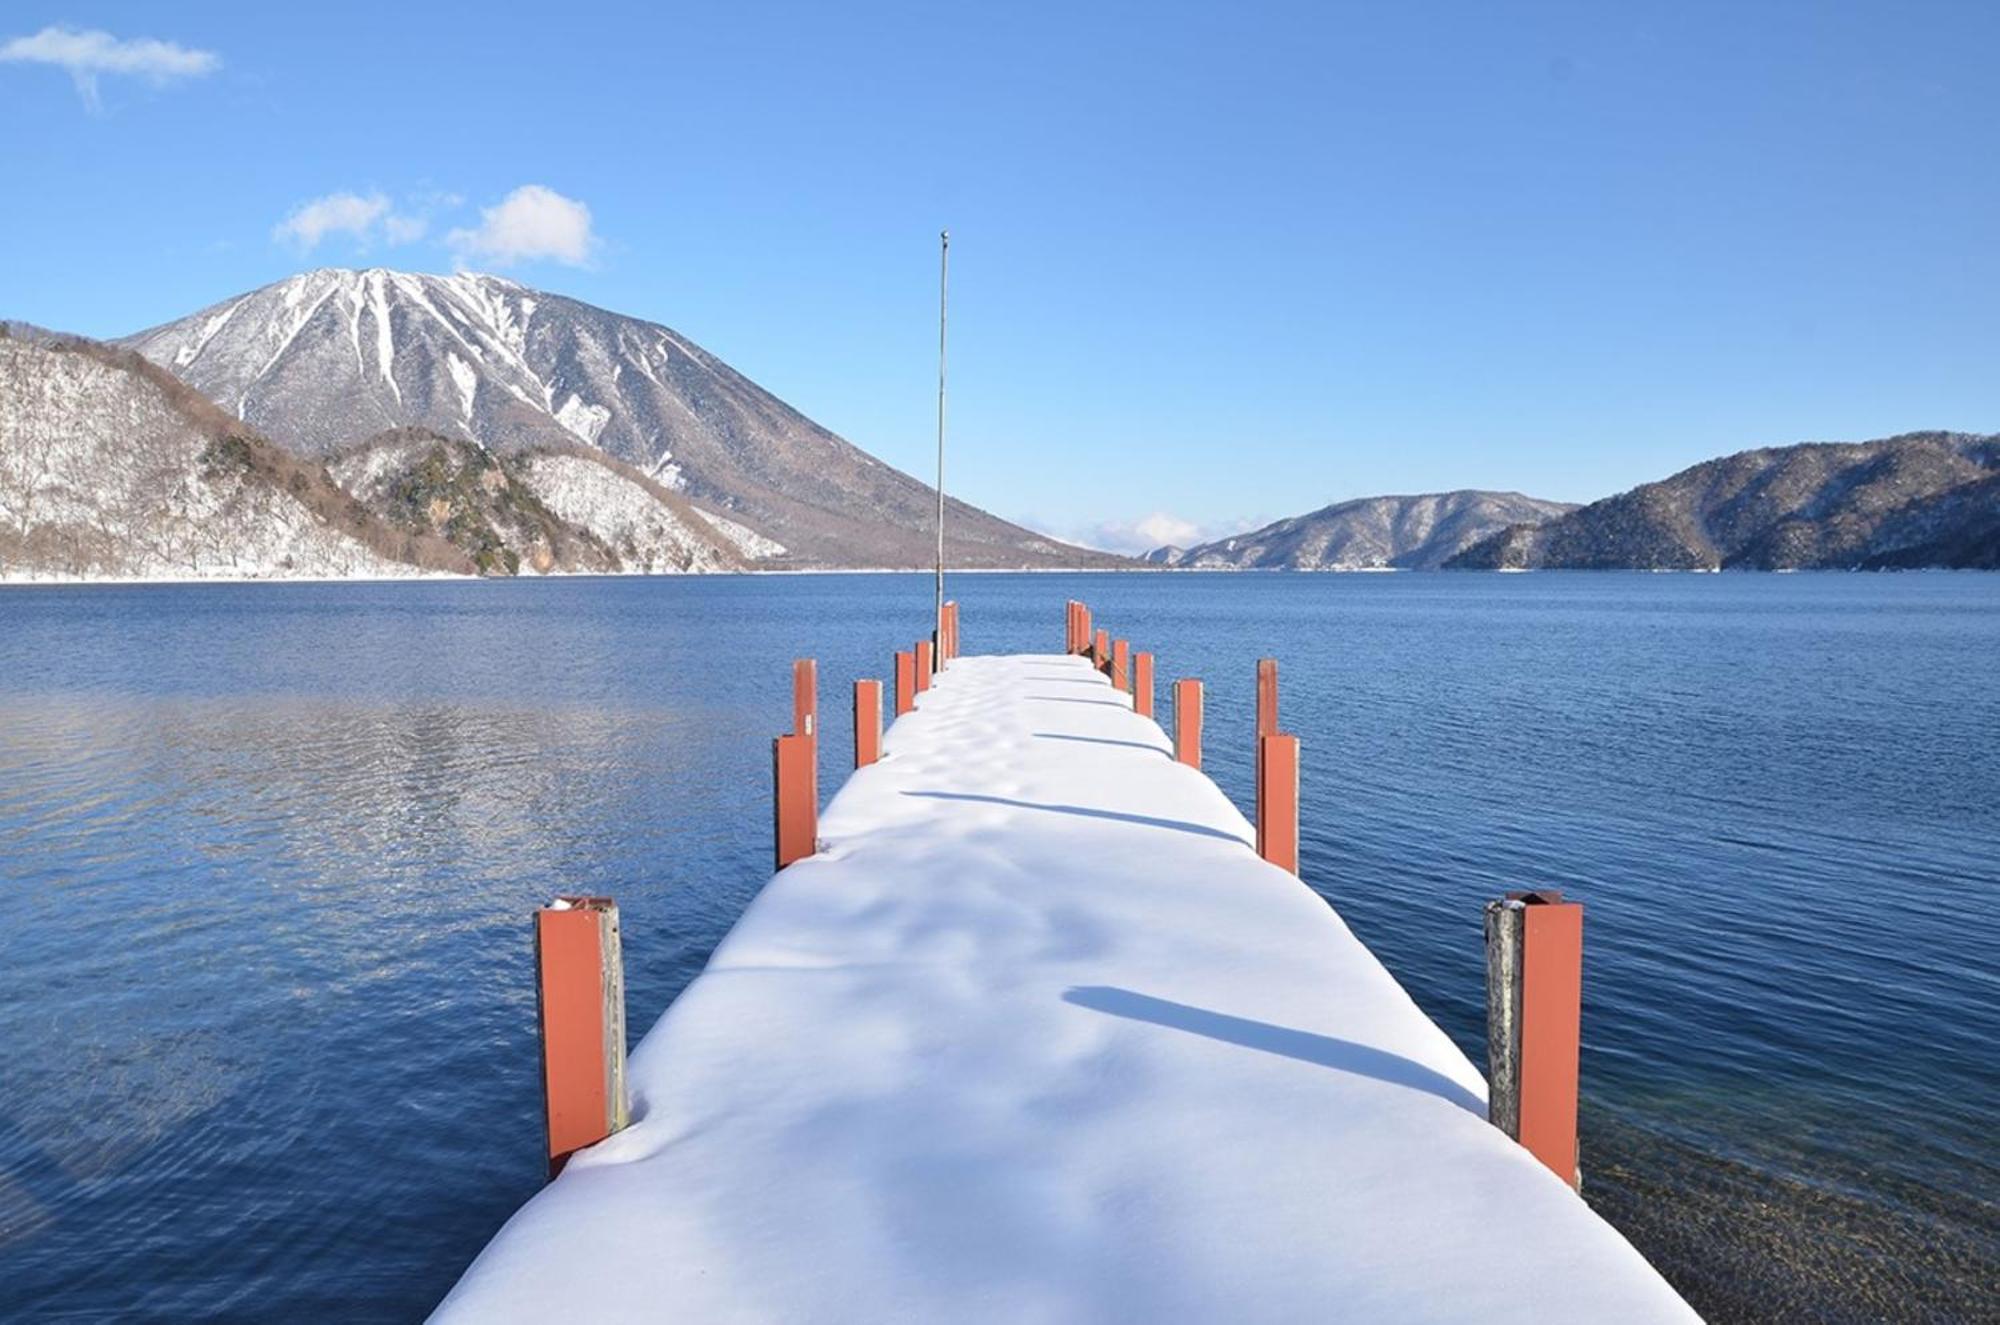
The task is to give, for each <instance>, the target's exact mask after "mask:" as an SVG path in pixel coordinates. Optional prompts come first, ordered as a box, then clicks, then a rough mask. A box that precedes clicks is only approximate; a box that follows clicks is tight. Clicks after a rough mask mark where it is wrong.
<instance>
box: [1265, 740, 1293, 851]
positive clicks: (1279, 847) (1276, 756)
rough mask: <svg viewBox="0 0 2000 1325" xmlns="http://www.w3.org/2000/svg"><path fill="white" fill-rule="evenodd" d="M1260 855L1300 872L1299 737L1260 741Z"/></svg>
mask: <svg viewBox="0 0 2000 1325" xmlns="http://www.w3.org/2000/svg"><path fill="white" fill-rule="evenodd" d="M1257 854H1258V855H1260V856H1262V857H1263V858H1264V859H1266V860H1268V861H1270V862H1271V863H1272V864H1273V865H1276V866H1278V867H1279V868H1281V869H1287V870H1290V871H1291V872H1292V873H1294V874H1297V873H1298V872H1299V738H1298V737H1296V736H1284V735H1273V736H1264V737H1259V738H1258V741H1257Z"/></svg>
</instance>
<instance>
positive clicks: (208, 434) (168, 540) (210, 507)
mask: <svg viewBox="0 0 2000 1325" xmlns="http://www.w3.org/2000/svg"><path fill="white" fill-rule="evenodd" d="M412 563H420V564H421V565H422V566H425V567H428V568H431V569H434V570H442V571H458V572H463V571H467V570H470V569H471V567H470V566H469V564H467V563H466V562H465V560H464V559H463V558H462V557H460V556H458V555H457V554H456V553H454V552H453V551H452V550H451V549H449V548H447V547H444V546H443V545H441V544H437V543H435V542H433V541H431V540H427V539H421V538H408V537H402V536H398V535H396V534H394V533H392V532H391V531H390V530H388V529H387V528H385V527H384V526H383V525H381V523H380V522H379V521H376V520H375V519H373V518H372V517H371V516H369V515H368V513H367V512H365V511H363V510H361V509H360V508H359V507H358V506H356V505H355V503H354V502H353V501H352V500H351V499H350V498H348V497H347V495H346V494H345V493H343V492H341V491H340V490H339V489H338V488H336V487H335V486H334V485H333V484H332V482H331V481H330V480H329V479H328V478H327V476H326V474H325V472H324V471H323V470H321V469H320V467H319V466H318V465H316V464H309V463H304V462H301V461H300V460H298V459H297V458H295V457H293V456H291V455H289V454H287V453H285V452H283V451H281V450H279V449H278V448H277V447H274V446H272V445H271V443H270V442H268V441H266V440H265V439H264V438H262V437H260V436H258V435H257V434H256V433H254V432H253V431H251V430H250V429H248V428H245V427H244V426H243V425H242V424H241V423H240V422H238V421H237V420H235V419H232V418H230V417H229V416H228V415H226V414H224V413H223V412H221V411H220V410H217V409H216V408H215V407H214V406H213V405H211V404H210V403H209V402H208V401H206V400H203V399H202V398H201V397H200V396H199V395H197V394H196V393H195V392H192V391H190V390H188V389H187V388H186V387H185V386H184V385H182V384H181V383H179V382H177V381H175V380H174V379H173V378H172V377H170V376H168V375H167V374H165V373H162V372H160V371H159V370H158V369H157V368H154V367H153V366H152V365H151V364H148V363H146V362H145V361H144V360H142V359H140V358H138V357H137V356H136V355H130V354H125V353H122V352H120V351H116V350H112V349H110V348H108V347H105V346H99V345H93V344H89V343H71V342H63V341H29V340H24V339H19V338H14V337H0V579H8V580H22V579H70V578H79V577H85V576H90V577H106V578H134V579H164V578H183V577H186V578H209V577H212V578H252V577H266V576H342V577H365V576H376V575H405V574H413V573H416V571H417V569H418V565H417V564H412Z"/></svg>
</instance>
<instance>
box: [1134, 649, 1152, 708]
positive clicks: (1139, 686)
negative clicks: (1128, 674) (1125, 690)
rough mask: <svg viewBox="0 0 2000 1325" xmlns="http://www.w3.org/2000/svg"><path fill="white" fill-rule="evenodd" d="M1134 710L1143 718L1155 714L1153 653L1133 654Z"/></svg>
mask: <svg viewBox="0 0 2000 1325" xmlns="http://www.w3.org/2000/svg"><path fill="white" fill-rule="evenodd" d="M1132 711H1133V712H1134V713H1137V714H1138V715H1139V716H1140V717H1142V718H1150V717H1152V716H1153V655H1152V654H1150V653H1135V654H1133V655H1132Z"/></svg>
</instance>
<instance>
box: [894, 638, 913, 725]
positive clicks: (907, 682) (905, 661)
mask: <svg viewBox="0 0 2000 1325" xmlns="http://www.w3.org/2000/svg"><path fill="white" fill-rule="evenodd" d="M916 706H917V655H916V654H914V653H899V654H897V655H896V716H897V717H899V718H900V717H902V716H903V715H904V714H905V713H908V712H909V711H910V710H911V709H913V708H915V707H916Z"/></svg>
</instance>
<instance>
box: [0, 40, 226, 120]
mask: <svg viewBox="0 0 2000 1325" xmlns="http://www.w3.org/2000/svg"><path fill="white" fill-rule="evenodd" d="M0 63H10V64H48V65H54V66H55V67H56V68H58V69H61V70H64V71H65V72H67V73H68V74H69V76H70V79H71V81H73V82H74V83H75V84H76V91H77V95H79V96H81V97H82V98H83V104H84V105H86V106H88V107H89V108H90V109H92V110H96V109H97V108H98V106H99V104H100V103H99V101H98V97H97V80H98V78H99V77H100V76H102V75H105V74H126V75H130V76H132V77H134V78H143V79H145V80H146V81H147V82H149V83H152V84H154V85H156V86H158V85H162V84H166V83H171V82H173V81H174V80H176V79H181V78H199V77H201V76H202V75H204V74H212V73H214V72H215V71H216V70H217V69H220V68H221V67H222V57H221V56H219V55H217V54H216V53H215V52H214V51H198V50H191V49H190V48H188V47H186V46H182V45H179V44H178V43H176V42H171V41H159V40H157V39H155V38H152V37H131V38H124V39H121V38H118V37H114V36H112V35H111V34H110V33H108V32H100V31H98V30H96V29H94V28H93V29H90V30H88V31H83V32H79V31H77V30H75V29H73V28H61V27H47V28H43V29H42V30H41V31H40V32H37V33H35V34H34V35H33V36H31V37H15V38H13V39H11V40H10V41H8V42H7V43H6V44H5V45H3V46H0Z"/></svg>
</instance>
